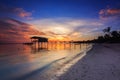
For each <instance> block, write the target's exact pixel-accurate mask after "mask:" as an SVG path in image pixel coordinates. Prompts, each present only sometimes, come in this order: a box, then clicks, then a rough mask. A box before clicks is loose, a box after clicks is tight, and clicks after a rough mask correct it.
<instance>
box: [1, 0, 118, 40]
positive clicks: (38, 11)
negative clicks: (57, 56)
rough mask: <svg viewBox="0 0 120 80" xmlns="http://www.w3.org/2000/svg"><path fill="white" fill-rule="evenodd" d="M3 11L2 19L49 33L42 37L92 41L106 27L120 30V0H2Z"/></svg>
mask: <svg viewBox="0 0 120 80" xmlns="http://www.w3.org/2000/svg"><path fill="white" fill-rule="evenodd" d="M0 11H1V13H0V18H1V19H3V18H6V17H7V18H9V19H8V20H9V23H10V22H11V23H12V24H13V23H14V25H16V24H15V22H14V21H13V20H12V19H15V20H18V21H19V22H24V23H26V24H29V25H31V26H32V28H35V29H36V30H38V31H39V32H40V33H45V34H42V35H41V34H40V35H41V36H47V37H50V38H56V39H64V38H66V39H67V38H69V39H70V38H71V37H73V39H74V40H88V39H93V38H94V37H96V36H98V35H100V34H101V33H102V31H101V30H102V29H104V28H105V27H108V26H112V29H113V30H116V29H117V30H119V29H120V25H119V24H120V1H119V0H1V2H0ZM11 18H12V19H11ZM5 20H6V19H5ZM10 20H12V21H10ZM2 21H3V20H2ZM3 22H4V21H3ZM11 23H10V24H11ZM4 26H5V25H4ZM4 26H1V27H0V28H1V30H2V28H3V27H4ZM31 26H29V27H31ZM27 27H28V26H27ZM18 32H20V30H19V29H18ZM33 32H34V31H33ZM6 33H7V32H6ZM1 34H4V32H3V33H1ZM9 35H10V34H9ZM28 35H33V34H28ZM34 35H35V34H34ZM37 35H38V34H37ZM68 36H69V37H68ZM3 38H4V36H3ZM6 39H9V38H7V37H6ZM21 39H22V38H21Z"/></svg>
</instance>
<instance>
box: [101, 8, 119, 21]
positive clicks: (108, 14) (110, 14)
mask: <svg viewBox="0 0 120 80" xmlns="http://www.w3.org/2000/svg"><path fill="white" fill-rule="evenodd" d="M99 15H100V18H101V19H108V18H115V19H118V18H120V8H107V9H102V10H100V12H99Z"/></svg>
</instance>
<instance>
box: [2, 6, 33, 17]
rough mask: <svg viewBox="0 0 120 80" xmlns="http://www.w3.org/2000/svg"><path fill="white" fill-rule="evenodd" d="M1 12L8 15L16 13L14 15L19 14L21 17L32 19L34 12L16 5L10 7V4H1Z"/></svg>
mask: <svg viewBox="0 0 120 80" xmlns="http://www.w3.org/2000/svg"><path fill="white" fill-rule="evenodd" d="M0 12H1V13H2V14H4V15H5V14H6V16H8V15H14V16H18V17H20V18H25V19H32V17H31V16H32V12H28V11H26V10H24V9H23V8H14V7H9V6H5V5H0Z"/></svg>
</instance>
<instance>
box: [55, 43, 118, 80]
mask: <svg viewBox="0 0 120 80" xmlns="http://www.w3.org/2000/svg"><path fill="white" fill-rule="evenodd" d="M57 79H58V80H120V44H96V45H94V46H93V48H92V49H91V50H90V51H89V52H88V53H87V54H86V55H85V56H84V57H83V58H82V59H80V60H79V61H78V62H77V63H76V64H74V65H72V67H71V68H69V69H68V70H67V71H66V72H65V73H64V74H63V75H61V76H59V77H58V78H57Z"/></svg>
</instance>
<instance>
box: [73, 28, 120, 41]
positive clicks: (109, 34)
mask: <svg viewBox="0 0 120 80" xmlns="http://www.w3.org/2000/svg"><path fill="white" fill-rule="evenodd" d="M103 32H104V35H103V36H98V38H97V39H94V40H87V41H75V43H120V31H116V30H114V31H111V27H107V28H105V29H104V30H103Z"/></svg>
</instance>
